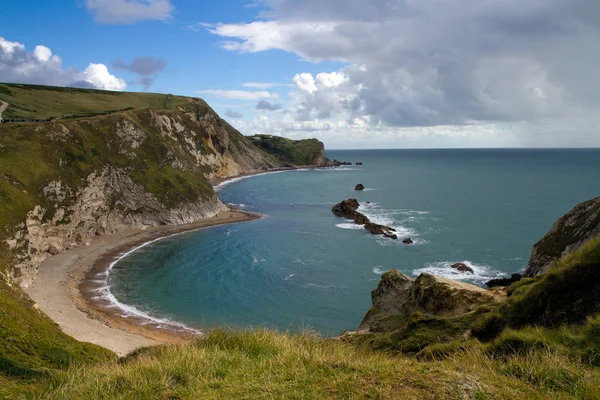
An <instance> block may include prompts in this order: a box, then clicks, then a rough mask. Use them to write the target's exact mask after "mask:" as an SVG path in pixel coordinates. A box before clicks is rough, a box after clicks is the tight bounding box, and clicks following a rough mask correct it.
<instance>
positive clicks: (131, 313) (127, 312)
mask: <svg viewBox="0 0 600 400" xmlns="http://www.w3.org/2000/svg"><path fill="white" fill-rule="evenodd" d="M183 233H186V232H179V233H175V234H173V235H169V236H163V237H159V238H157V239H154V240H150V241H148V242H146V243H143V244H141V245H139V246H137V247H135V248H133V249H131V250H129V251H127V252H125V253H123V254H122V255H121V256H120V257H118V258H117V259H116V260H115V261H113V262H112V263H110V265H109V266H108V268H107V270H106V272H105V273H103V275H104V276H105V279H104V286H102V287H100V288H99V289H98V290H97V291H98V292H100V293H101V295H99V296H95V297H94V298H95V299H103V300H107V301H108V302H109V303H110V304H109V305H108V307H109V308H118V309H119V310H120V311H121V314H120V315H121V316H122V317H125V318H128V317H136V318H141V319H142V321H141V322H142V324H150V323H154V324H159V325H158V327H170V328H176V329H180V330H184V331H187V332H193V333H196V334H200V333H202V332H201V331H198V330H196V329H193V328H190V327H189V326H187V325H185V324H182V323H180V322H176V321H172V320H170V319H167V318H159V317H154V316H152V315H150V314H148V313H146V312H144V311H141V310H139V309H137V308H136V307H134V306H130V305H127V304H123V303H121V302H120V301H119V300H117V299H116V297H115V296H114V295H113V294H112V292H111V291H110V285H109V284H108V280H109V276H110V272H111V271H112V269H113V268H114V266H115V265H117V263H118V262H119V261H121V260H122V259H124V258H126V257H128V256H129V255H131V254H133V253H135V252H136V251H138V250H140V249H142V248H144V247H146V246H149V245H151V244H153V243H156V242H158V241H161V240H164V239H168V238H171V237H173V236H178V235H181V234H183ZM98 275H100V274H98ZM144 320H145V321H144Z"/></svg>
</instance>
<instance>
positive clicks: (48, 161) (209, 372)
mask: <svg viewBox="0 0 600 400" xmlns="http://www.w3.org/2000/svg"><path fill="white" fill-rule="evenodd" d="M0 100H3V101H6V102H8V103H9V104H10V106H9V108H8V109H7V111H6V112H5V113H4V117H5V118H35V119H46V118H50V117H53V118H58V121H56V122H52V123H44V124H35V123H32V124H7V125H0V271H2V272H3V273H2V275H0V399H30V398H31V399H104V398H110V399H119V398H124V399H146V398H148V399H198V398H202V399H221V398H232V399H238V398H240V399H262V398H286V399H287V398H292V399H294V398H298V399H302V398H306V399H313V398H323V399H325V398H340V399H366V398H371V399H440V398H442V399H443V398H447V399H465V398H468V399H599V398H600V316H599V315H600V314H599V313H600V295H599V294H598V293H599V292H598V287H600V238H598V239H593V240H591V241H589V243H587V244H585V245H584V246H583V247H581V248H580V249H579V250H577V251H576V252H574V253H572V254H571V255H569V256H567V257H565V258H563V259H561V260H557V261H555V262H554V263H553V266H552V268H551V269H550V271H549V272H548V273H545V274H542V275H539V276H536V277H535V278H526V279H523V280H522V281H520V282H518V283H515V284H513V285H512V286H510V287H508V288H507V289H506V292H507V293H508V298H507V300H506V301H504V302H501V303H497V304H495V303H494V304H484V305H481V307H479V308H478V309H476V310H475V311H473V312H469V313H466V314H465V315H461V316H458V317H446V318H444V317H432V316H429V315H425V314H423V313H420V312H415V313H413V314H412V315H410V316H408V317H405V316H402V317H398V316H394V317H391V318H389V319H385V320H382V321H381V326H382V327H383V328H384V329H382V330H381V331H376V332H370V333H367V334H362V335H356V334H355V335H342V336H341V337H340V338H336V339H321V338H319V337H317V336H315V335H314V334H313V333H312V332H305V333H303V334H291V333H290V334H288V333H282V332H274V331H268V330H260V329H259V330H248V331H246V332H233V331H229V330H227V329H224V328H223V329H217V330H215V331H214V332H212V333H211V334H210V335H207V336H206V337H204V338H200V339H197V340H195V341H193V342H191V343H188V344H185V345H165V346H159V347H155V348H147V349H141V350H139V351H137V352H135V353H134V354H131V355H129V356H127V357H125V358H121V359H119V358H117V356H116V355H115V354H113V353H112V352H110V351H108V350H106V349H103V348H101V347H99V346H95V345H92V344H88V343H81V342H78V341H76V340H74V339H73V338H71V337H69V336H67V335H65V334H64V333H63V332H62V331H61V330H60V328H59V327H58V326H57V325H56V324H55V323H53V322H52V321H51V320H50V319H49V318H48V317H47V316H45V315H44V314H43V313H42V312H41V311H39V309H38V308H37V306H36V305H35V304H33V302H32V301H31V300H30V299H29V298H28V297H27V296H26V295H25V293H23V292H22V291H21V290H20V289H19V288H18V285H17V284H16V283H15V282H12V281H11V279H10V278H9V274H7V273H6V272H7V271H9V270H11V269H12V268H14V266H15V265H16V263H18V262H20V261H22V259H21V258H19V257H20V256H23V254H21V255H20V256H19V257H17V256H15V255H14V254H13V252H11V251H10V250H9V248H8V245H7V242H6V239H7V238H10V237H12V235H13V234H14V233H15V232H16V231H18V230H22V229H24V228H23V225H24V224H23V222H24V221H25V218H26V216H27V213H28V212H29V211H30V210H31V209H32V208H33V207H34V206H35V205H41V206H43V207H44V210H46V214H47V215H44V216H43V217H42V221H41V223H42V224H55V226H56V228H57V229H58V228H60V227H63V226H65V225H68V224H73V225H75V226H78V224H75V223H74V222H73V221H69V220H68V219H69V215H67V214H65V215H66V216H65V218H64V219H63V220H57V219H56V218H53V215H55V213H56V209H57V206H59V207H71V206H73V204H75V203H76V201H77V200H78V197H77V194H76V193H78V190H80V189H82V188H84V187H85V185H86V184H87V183H86V182H87V179H88V177H89V176H90V174H92V173H94V172H95V171H99V170H101V169H103V168H105V167H110V168H118V169H120V170H122V171H126V172H127V174H128V175H127V176H128V177H129V178H130V179H131V181H132V182H133V183H132V184H131V185H136V187H140V188H143V190H144V191H145V192H146V193H149V194H151V195H152V196H154V197H155V198H156V199H158V200H157V201H159V203H160V204H161V205H162V206H164V207H165V208H169V207H172V208H177V207H178V206H179V205H180V204H187V203H189V202H194V201H198V200H203V201H208V200H209V199H211V198H212V197H211V196H213V195H214V192H213V190H212V187H211V186H210V184H209V183H208V180H207V179H206V175H207V174H216V173H220V172H223V171H221V170H220V168H221V169H222V168H225V167H226V166H227V165H228V164H227V165H226V164H223V165H219V166H215V165H213V164H210V163H206V162H204V163H199V162H198V160H199V159H202V160H203V159H210V160H214V159H216V158H219V157H224V159H225V158H226V159H227V160H228V162H229V161H231V160H237V161H236V162H239V164H240V165H243V166H245V168H255V167H256V168H258V167H261V168H270V167H274V166H283V165H303V164H305V163H307V162H308V163H310V162H312V163H317V162H320V161H322V159H323V158H324V157H321V155H322V144H320V142H318V141H316V140H315V141H300V142H294V141H290V140H288V139H282V138H277V137H266V136H255V137H253V138H251V139H248V138H246V137H244V136H243V135H241V134H240V133H239V132H237V131H236V130H235V129H234V128H233V127H231V126H230V125H229V124H227V123H226V122H225V121H223V120H221V119H220V118H218V116H217V115H216V113H214V111H212V109H210V107H209V106H208V105H207V104H206V103H205V102H203V101H201V100H198V99H190V98H186V97H178V96H173V97H169V98H167V97H166V95H158V94H146V93H114V92H105V91H96V90H85V89H69V88H50V87H41V86H31V85H7V84H0ZM165 101H166V102H165ZM198 117H200V118H198ZM167 120H168V121H170V122H169V126H173V127H175V126H180V127H181V129H179V128H173V130H171V131H168V132H167V133H165V131H163V130H161V129H162V128H160V126H159V124H158V123H157V122H156V121H159V122H160V121H163V122H164V123H165V124H166V121H167ZM200 120H202V122H203V123H204V122H206V124H205V125H202V123H201V121H200ZM124 126H127V127H129V128H127V129H125V128H123V127H124ZM63 127H64V129H63ZM131 127H133V128H135V129H133V128H131ZM138 130H141V131H143V132H144V135H145V138H146V139H145V140H144V141H139V142H136V143H133V144H132V143H131V142H129V141H127V140H129V139H128V137H124V136H123V132H134V133H135V132H137V131H138ZM65 131H68V132H69V133H68V136H64V135H66V133H65ZM192 131H194V132H196V135H195V136H190V132H192ZM248 154H252V157H250V158H248ZM203 157H204V158H203ZM231 162H233V161H231ZM225 172H226V171H225ZM56 180H60V181H61V182H62V183H63V184H64V185H65V186H67V187H69V188H71V189H72V190H71V191H70V192H69V193H70V194H69V196H70V197H69V196H67V197H66V198H65V199H63V200H60V201H59V200H57V199H56V198H48V197H47V196H46V194H45V192H44V190H43V189H42V188H44V187H46V185H47V184H48V182H50V181H56ZM140 190H141V189H140ZM109 197H110V196H109ZM207 199H208V200H207ZM109 200H111V199H109ZM112 200H115V202H114V204H112V203H111V204H110V205H111V206H114V207H113V208H114V210H117V211H119V212H123V211H124V210H123V207H125V206H124V205H123V204H120V203H118V202H117V200H118V199H112ZM125 211H127V212H132V213H133V212H137V210H125ZM75 222H76V221H75ZM20 240H22V239H20ZM27 251H28V252H29V253H32V254H29V255H32V256H35V255H36V254H39V252H42V251H44V249H32V248H31V246H30V247H29V248H27ZM392 276H393V274H390V275H384V277H383V278H382V279H383V280H385V279H387V278H386V277H392ZM365 311H366V310H365Z"/></svg>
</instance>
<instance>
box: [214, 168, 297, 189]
mask: <svg viewBox="0 0 600 400" xmlns="http://www.w3.org/2000/svg"><path fill="white" fill-rule="evenodd" d="M288 171H295V170H293V169H290V170H287V169H286V170H283V171H268V172H262V173H260V174H253V175H245V176H238V177H236V178H231V179H227V180H225V181H223V182H221V183H219V184H218V185H217V186H214V187H213V189H214V190H215V192H218V191H220V190H221V189H223V188H224V187H225V186H227V185H230V184H232V183H234V182H239V181H241V180H244V179H248V178H253V177H255V176H262V175H268V174H279V173H281V172H288Z"/></svg>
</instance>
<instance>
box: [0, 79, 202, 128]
mask: <svg viewBox="0 0 600 400" xmlns="http://www.w3.org/2000/svg"><path fill="white" fill-rule="evenodd" d="M0 100H2V101H5V102H7V103H8V104H9V106H8V108H7V110H6V111H5V112H4V113H3V114H2V117H3V118H5V119H11V118H15V119H51V118H53V119H57V118H75V117H90V116H95V115H104V114H110V113H114V112H118V111H124V110H131V109H138V108H153V109H157V110H162V109H172V108H174V107H176V106H177V105H181V104H185V103H188V102H189V101H190V100H189V98H186V97H180V96H168V95H166V94H154V93H130V92H113V91H108V90H93V89H74V88H65V87H55V86H38V85H20V84H7V83H0Z"/></svg>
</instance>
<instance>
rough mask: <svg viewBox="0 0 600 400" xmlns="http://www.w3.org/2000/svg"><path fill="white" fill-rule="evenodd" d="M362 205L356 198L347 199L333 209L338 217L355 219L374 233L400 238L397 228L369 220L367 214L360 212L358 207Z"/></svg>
mask: <svg viewBox="0 0 600 400" xmlns="http://www.w3.org/2000/svg"><path fill="white" fill-rule="evenodd" d="M359 206H360V204H359V203H358V200H356V199H346V200H344V201H342V202H341V203H338V204H336V205H335V206H333V207H332V208H331V211H332V212H333V213H334V214H335V215H337V216H338V217H342V218H347V219H351V220H354V222H355V223H357V224H359V225H364V226H365V229H366V230H368V231H369V232H371V233H372V234H373V235H383V236H385V237H387V238H390V239H398V236H397V235H396V234H395V233H394V232H396V230H395V229H394V228H390V227H389V226H385V225H379V224H375V223H373V222H371V221H369V218H367V216H366V215H364V214H362V213H359V212H358V211H356V209H357V208H358V207H359Z"/></svg>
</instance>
